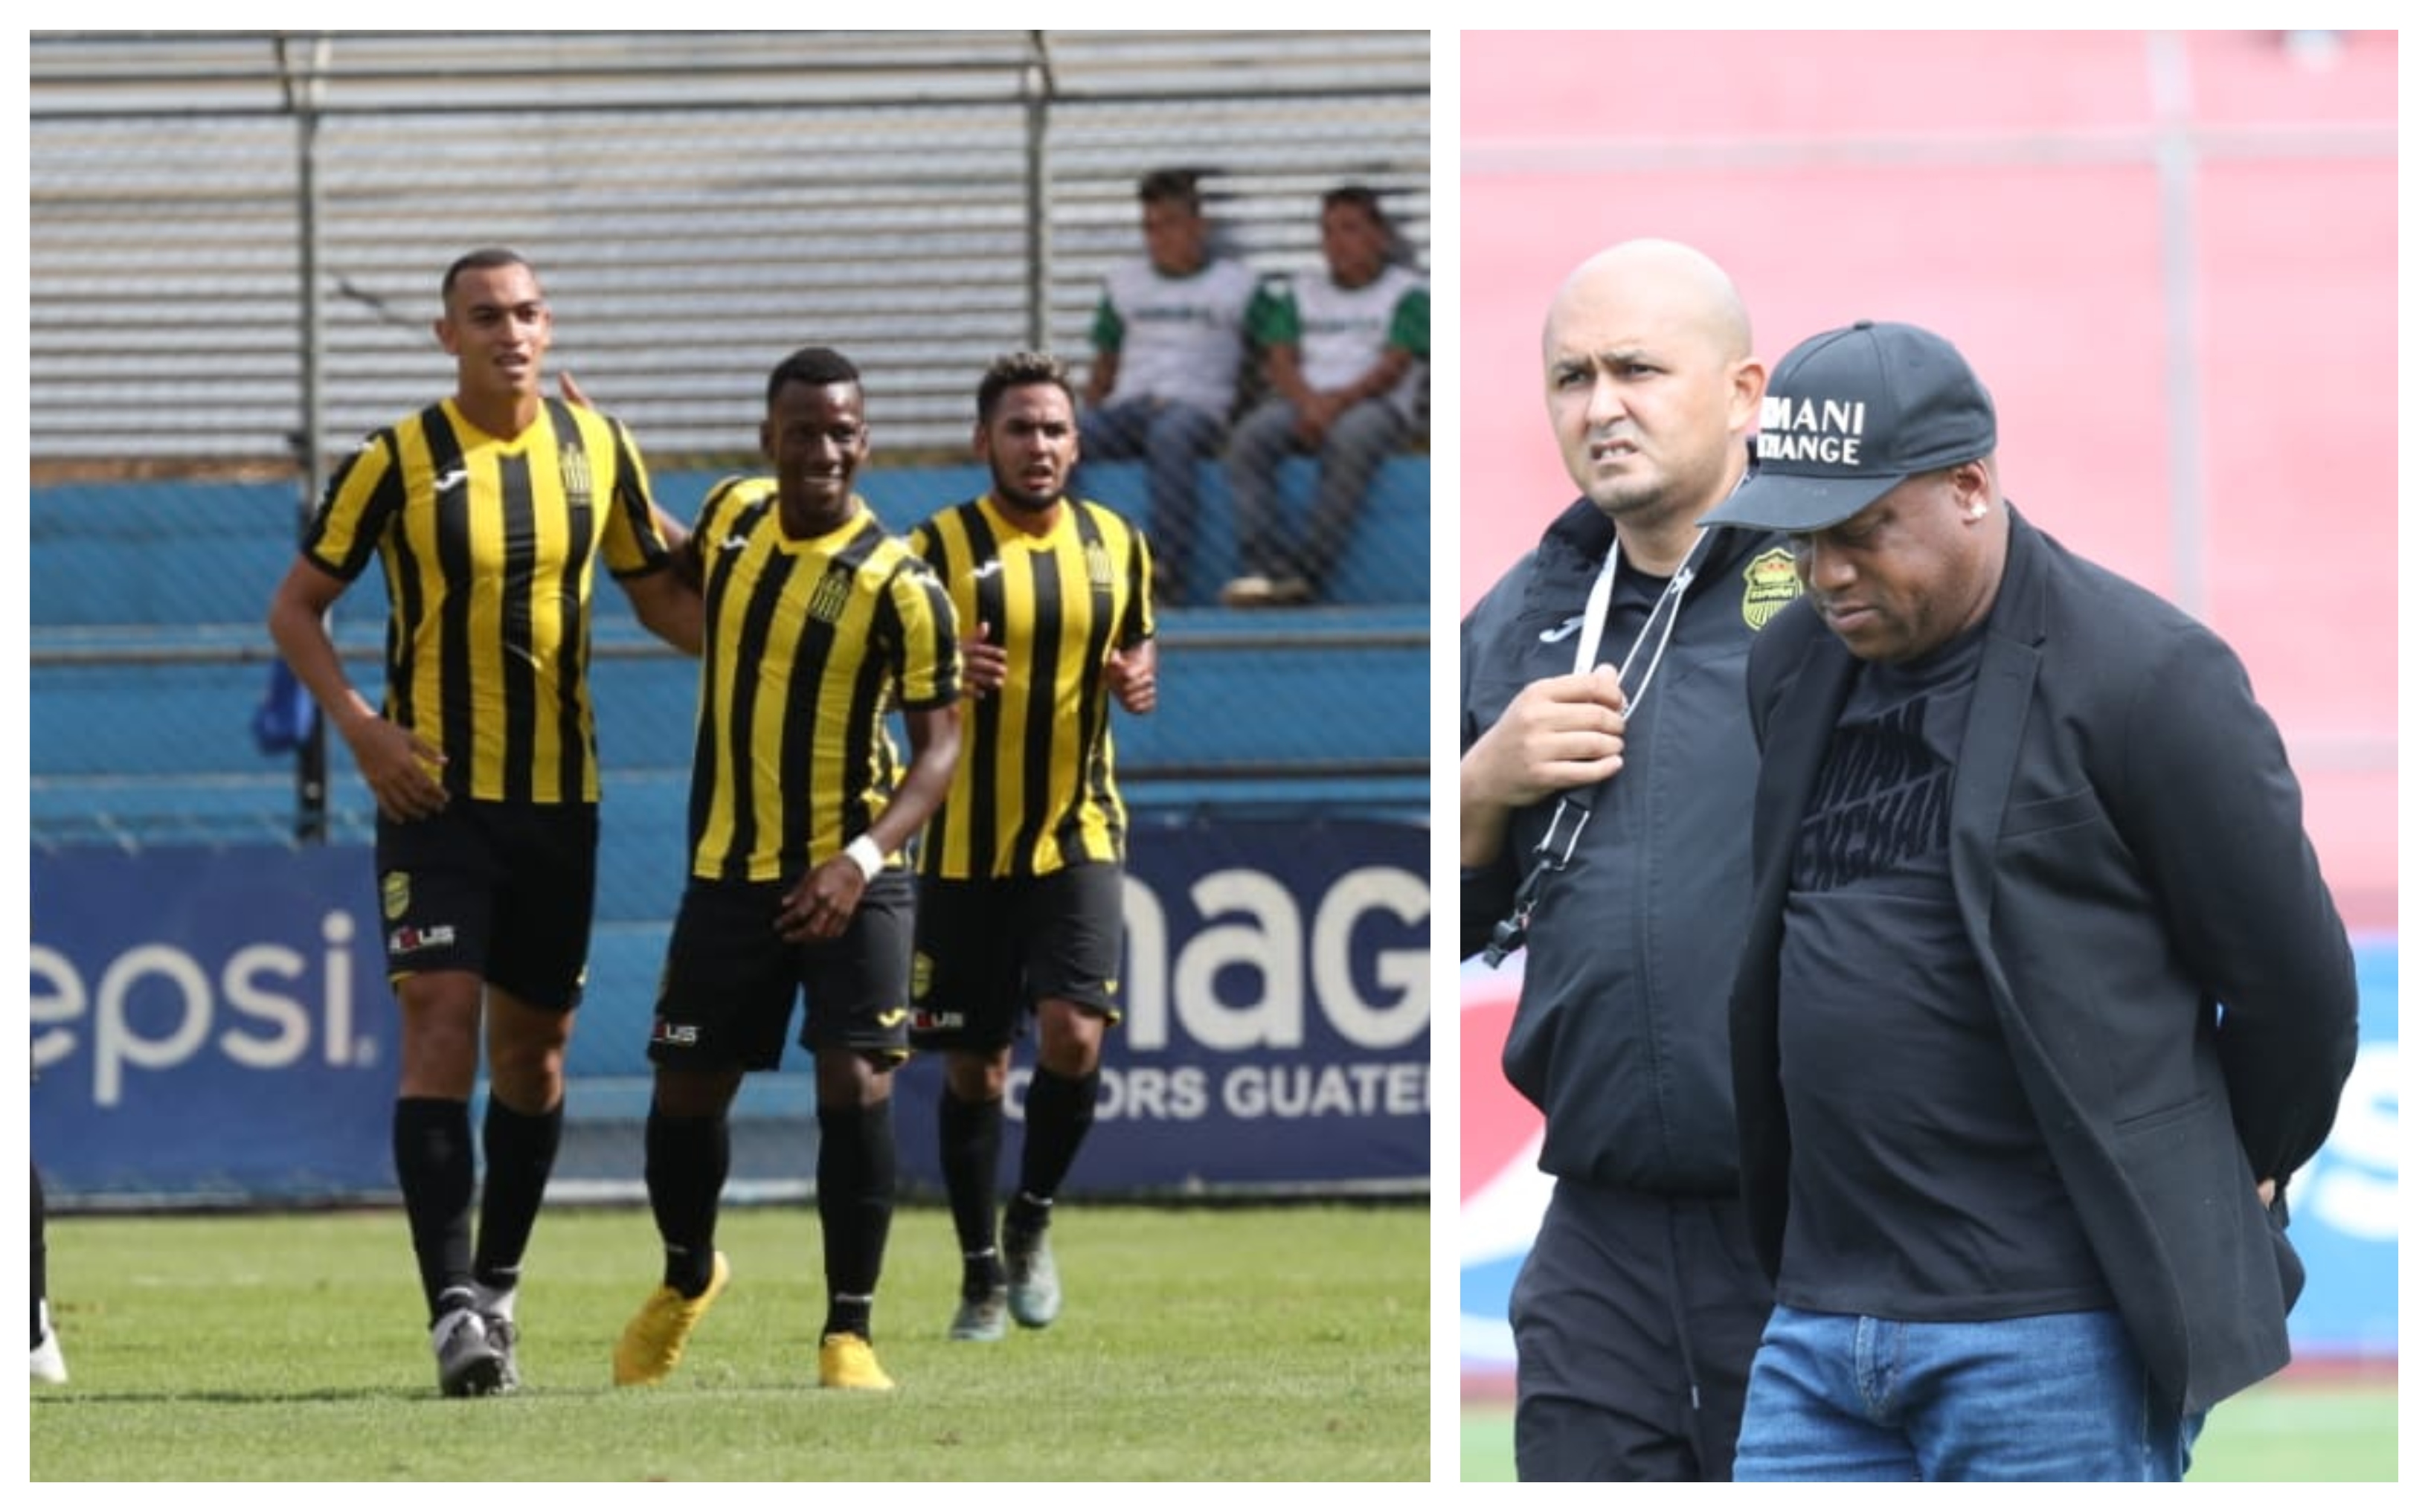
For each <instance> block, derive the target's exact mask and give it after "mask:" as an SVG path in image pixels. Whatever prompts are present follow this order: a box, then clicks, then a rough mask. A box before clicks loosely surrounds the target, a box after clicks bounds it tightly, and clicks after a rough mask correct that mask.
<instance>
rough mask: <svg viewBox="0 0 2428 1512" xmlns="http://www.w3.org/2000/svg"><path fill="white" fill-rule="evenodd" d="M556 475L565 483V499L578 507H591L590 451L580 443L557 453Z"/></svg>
mask: <svg viewBox="0 0 2428 1512" xmlns="http://www.w3.org/2000/svg"><path fill="white" fill-rule="evenodd" d="M556 475H557V477H558V479H559V480H560V481H562V482H563V483H564V485H565V501H566V503H568V504H570V505H572V506H573V507H574V508H576V509H587V508H589V507H590V453H589V452H585V451H583V450H582V447H581V446H580V445H579V444H576V445H573V446H568V447H566V448H564V449H563V450H562V451H560V452H557V454H556Z"/></svg>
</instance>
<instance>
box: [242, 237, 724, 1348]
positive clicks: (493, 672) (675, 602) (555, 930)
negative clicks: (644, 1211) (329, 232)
mask: <svg viewBox="0 0 2428 1512" xmlns="http://www.w3.org/2000/svg"><path fill="white" fill-rule="evenodd" d="M439 298H440V302H441V305H442V308H443V311H444V313H443V314H441V315H440V317H439V319H438V320H437V321H436V323H435V331H436V333H437V337H438V344H439V346H440V347H441V348H442V349H444V350H445V351H446V352H447V353H448V354H449V355H450V356H451V357H453V358H454V359H455V392H454V393H453V395H452V396H451V397H450V398H447V399H444V400H441V401H440V402H438V403H435V404H432V405H431V406H429V407H428V408H426V409H423V410H420V411H418V412H417V413H415V414H412V415H408V416H406V417H404V418H403V419H400V420H398V421H397V422H396V423H395V424H393V425H390V426H387V427H386V428H385V429H383V430H380V431H378V432H375V433H373V434H372V435H371V436H369V438H368V439H366V440H365V441H364V442H363V444H362V447H361V449H360V450H359V451H357V452H355V453H354V454H353V457H352V458H351V459H349V460H348V461H347V462H346V463H345V465H344V466H343V467H341V468H339V469H338V470H337V472H336V476H335V477H334V478H332V479H331V480H330V483H329V488H328V492H327V494H326V495H325V497H323V499H322V500H321V501H320V508H319V510H318V512H317V513H316V514H315V515H314V517H313V518H312V521H311V524H310V526H309V528H308V529H307V531H306V532H305V534H304V538H303V550H302V551H301V553H300V554H299V555H298V557H297V558H296V561H295V563H294V565H293V566H292V567H290V568H289V569H288V571H287V576H286V578H285V579H284V580H283V581H282V582H281V583H280V584H279V586H278V588H277V590H276V592H275V594H274V595H273V597H272V599H271V607H270V616H269V622H270V632H271V637H272V638H273V639H274V640H275V641H276V642H277V644H278V649H279V651H280V653H281V654H282V655H284V656H285V657H286V659H287V665H288V666H290V667H292V668H293V669H294V672H295V675H296V677H297V679H298V680H299V681H300V682H303V685H304V686H305V687H306V688H308V689H310V690H311V693H312V697H313V698H314V699H315V700H316V701H317V702H318V703H319V704H320V712H321V714H322V715H323V716H324V717H326V718H327V719H328V721H329V724H330V727H331V728H332V729H334V730H335V731H336V732H337V733H338V734H340V735H341V736H343V737H344V738H345V741H346V744H347V746H348V747H349V748H351V749H352V751H353V758H354V764H355V765H356V766H357V767H358V768H359V769H360V770H361V772H362V775H363V780H364V781H365V782H366V783H367V784H369V788H370V790H371V795H372V797H374V798H375V799H376V800H377V801H378V804H379V821H378V831H377V840H376V852H375V863H376V868H377V871H378V874H379V899H380V912H381V919H382V928H383V929H384V930H385V931H386V952H387V972H388V979H389V981H390V982H391V983H392V984H393V985H394V987H395V990H396V994H397V1001H398V1004H399V1007H400V1010H401V1011H402V1048H401V1054H400V1061H401V1064H400V1066H399V1074H398V1088H397V1103H396V1111H395V1149H396V1170H397V1184H398V1186H399V1187H400V1188H401V1189H402V1194H403V1198H404V1208H405V1216H406V1221H407V1224H408V1226H409V1228H410V1230H411V1232H412V1237H413V1250H414V1257H415V1259H416V1260H417V1262H418V1266H419V1269H420V1274H421V1283H422V1290H423V1294H424V1301H425V1302H426V1303H427V1304H428V1305H429V1309H430V1326H431V1346H432V1350H433V1352H434V1353H435V1355H436V1356H437V1362H438V1384H439V1388H440V1389H441V1390H442V1391H444V1392H445V1393H446V1394H447V1395H450V1396H480V1395H487V1394H490V1393H493V1392H499V1391H507V1390H512V1389H514V1388H515V1387H516V1386H517V1384H518V1372H517V1366H516V1360H515V1341H516V1327H517V1325H516V1323H515V1295H516V1287H517V1281H518V1279H519V1277H520V1275H521V1270H522V1259H523V1251H524V1247H525V1245H526V1243H527V1241H529V1239H530V1236H531V1230H532V1225H533V1222H534V1221H535V1220H536V1219H537V1217H538V1214H539V1206H540V1197H541V1194H542V1192H544V1190H545V1189H546V1187H547V1184H548V1176H549V1173H550V1170H551V1169H552V1168H553V1166H554V1164H555V1159H556V1148H557V1141H558V1136H559V1133H560V1131H561V1129H562V1127H563V1123H564V1096H565V1053H566V1044H567V1042H568V1041H569V1039H570V1037H571V1035H572V1030H573V1015H574V1010H575V1009H576V1007H577V1006H578V1005H579V1003H580V1001H581V996H582V971H583V965H584V962H585V961H586V960H587V957H588V954H589V945H590V915H591V898H592V892H593V883H594V880H595V875H596V869H597V857H598V837H599V818H598V800H599V760H598V754H597V751H596V749H595V746H594V739H593V725H592V713H591V703H590V691H589V676H588V672H589V656H590V602H591V581H592V575H593V569H594V567H595V566H596V564H598V563H599V562H600V561H602V560H603V561H604V562H605V563H606V565H607V567H608V570H609V571H610V572H611V573H613V574H614V576H615V581H616V583H618V585H619V586H621V587H622V588H623V590H624V591H625V593H626V594H627V595H628V596H630V598H631V599H632V605H633V609H634V611H635V612H636V613H637V614H638V616H640V619H641V622H642V623H643V624H644V625H646V626H648V628H649V630H651V631H652V632H653V633H656V634H657V635H659V636H660V637H662V638H663V639H664V640H666V641H667V642H668V643H669V644H672V645H674V646H676V647H677V648H679V649H683V650H686V651H697V649H698V647H699V596H698V593H697V589H696V588H695V587H694V586H693V585H692V584H691V583H688V582H687V581H685V580H684V579H683V578H682V576H681V574H680V573H678V572H676V571H673V570H669V568H670V567H671V565H672V564H673V563H674V562H675V552H676V550H677V548H678V547H679V546H680V545H681V540H682V529H681V526H680V525H678V524H676V523H675V522H674V521H672V520H670V519H668V518H665V517H664V515H663V514H662V513H661V512H660V511H659V510H658V508H657V506H656V505H655V503H654V502H653V501H651V499H650V496H649V481H648V472H647V470H646V468H644V466H643V464H642V461H641V454H640V452H639V451H638V449H637V448H635V447H634V446H633V444H632V436H630V435H628V434H627V433H626V431H625V429H624V427H623V426H622V425H621V424H619V423H618V422H616V421H615V420H614V419H610V418H608V417H607V416H604V415H601V414H599V413H598V412H596V411H593V410H590V409H586V408H582V407H580V406H577V405H574V404H569V403H566V402H564V401H563V400H557V399H550V398H548V397H546V396H545V395H544V394H543V393H542V391H541V367H542V360H543V359H544V358H545V357H546V355H547V353H548V348H549V341H550V335H551V333H552V330H553V325H552V321H551V317H550V311H549V306H548V302H547V299H546V297H545V295H543V293H542V292H541V289H540V283H539V276H538V274H537V273H536V272H535V271H533V268H532V266H531V264H530V263H529V262H527V261H525V260H524V259H523V258H522V257H521V256H520V255H517V254H516V253H514V252H511V251H508V250H507V249H505V248H502V247H490V248H484V249H482V250H479V251H476V252H472V253H468V254H467V255H464V256H462V257H460V258H458V259H456V261H455V262H454V264H453V265H452V266H451V267H450V268H449V269H448V270H447V273H446V276H445V277H444V278H443V279H442V280H441V281H440V285H439ZM374 557H376V558H377V559H378V561H379V563H380V565H381V567H382V569H383V572H384V574H385V577H386V587H387V600H388V605H389V608H388V624H387V687H386V694H385V697H384V698H383V700H382V702H381V703H380V704H379V705H378V706H377V707H374V706H373V705H372V704H371V703H370V701H369V699H367V698H364V697H363V696H362V694H360V693H359V692H357V691H356V690H355V688H354V686H353V682H351V681H350V680H349V679H348V677H347V675H346V670H345V666H344V664H343V663H342V662H341V661H340V659H339V657H338V655H337V651H336V646H335V644H334V643H333V642H332V640H331V638H330V635H329V631H328V627H327V624H326V622H325V616H327V614H328V611H329V609H330V608H331V606H332V605H334V604H335V603H336V600H337V599H338V598H339V596H341V595H342V594H344V593H345V591H346V589H347V588H348V586H349V585H350V584H352V583H353V582H354V581H355V580H356V579H357V578H358V577H360V576H361V574H362V573H363V571H364V570H365V569H366V568H367V567H369V566H370V564H371V562H372V560H373V558H374ZM484 1046H485V1049H486V1053H487V1058H488V1065H489V1099H488V1108H487V1111H486V1114H485V1115H484V1121H483V1124H482V1128H481V1148H482V1152H483V1155H484V1158H485V1164H486V1167H487V1178H486V1180H485V1182H484V1183H483V1184H482V1185H481V1191H480V1198H479V1201H480V1232H479V1242H478V1245H477V1247H476V1246H475V1244H474V1241H473V1236H472V1206H473V1200H474V1199H473V1189H474V1179H473V1159H472V1156H473V1148H472V1131H471V1119H470V1111H469V1109H470V1102H471V1095H472V1087H473V1082H474V1079H475V1077H476V1076H477V1075H478V1074H479V1071H480V1067H481V1060H482V1056H483V1051H484Z"/></svg>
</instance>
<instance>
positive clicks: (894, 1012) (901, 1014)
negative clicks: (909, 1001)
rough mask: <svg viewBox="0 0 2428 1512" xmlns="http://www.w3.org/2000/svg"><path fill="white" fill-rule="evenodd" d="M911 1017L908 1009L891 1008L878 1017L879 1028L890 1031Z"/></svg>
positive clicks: (880, 1013)
mask: <svg viewBox="0 0 2428 1512" xmlns="http://www.w3.org/2000/svg"><path fill="white" fill-rule="evenodd" d="M909 1017H910V1010H909V1009H907V1008H889V1009H886V1010H884V1011H881V1012H879V1013H878V1015H877V1027H878V1028H880V1029H890V1028H893V1027H895V1026H896V1025H899V1024H900V1023H901V1022H902V1021H903V1020H904V1019H906V1018H909Z"/></svg>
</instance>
